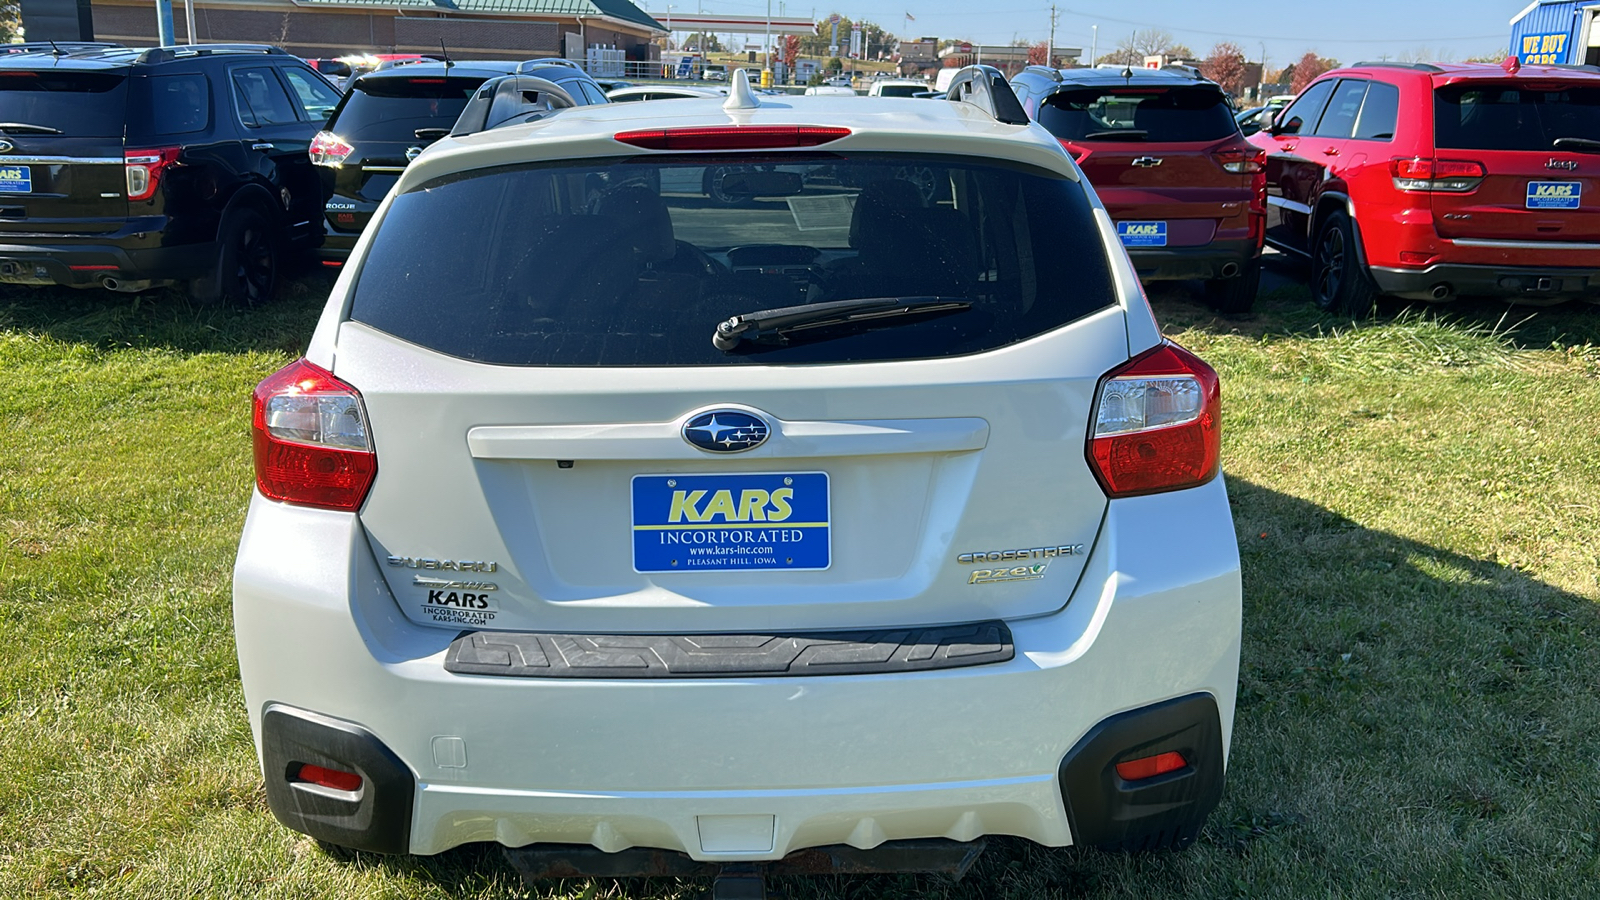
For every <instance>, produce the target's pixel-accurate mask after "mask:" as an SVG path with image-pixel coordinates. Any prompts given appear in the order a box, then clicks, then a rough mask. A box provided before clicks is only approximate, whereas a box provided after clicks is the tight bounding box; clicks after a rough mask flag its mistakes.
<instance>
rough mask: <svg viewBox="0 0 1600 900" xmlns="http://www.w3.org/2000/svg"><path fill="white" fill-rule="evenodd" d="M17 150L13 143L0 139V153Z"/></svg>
mask: <svg viewBox="0 0 1600 900" xmlns="http://www.w3.org/2000/svg"><path fill="white" fill-rule="evenodd" d="M15 149H17V145H16V144H13V143H11V142H10V141H8V140H6V139H5V138H0V153H10V152H11V151H13V150H15Z"/></svg>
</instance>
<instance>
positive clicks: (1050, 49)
mask: <svg viewBox="0 0 1600 900" xmlns="http://www.w3.org/2000/svg"><path fill="white" fill-rule="evenodd" d="M1056 16H1057V13H1056V5H1055V4H1054V3H1052V4H1050V43H1048V44H1045V45H1044V64H1045V65H1047V66H1049V67H1050V68H1052V69H1054V68H1055V67H1056Z"/></svg>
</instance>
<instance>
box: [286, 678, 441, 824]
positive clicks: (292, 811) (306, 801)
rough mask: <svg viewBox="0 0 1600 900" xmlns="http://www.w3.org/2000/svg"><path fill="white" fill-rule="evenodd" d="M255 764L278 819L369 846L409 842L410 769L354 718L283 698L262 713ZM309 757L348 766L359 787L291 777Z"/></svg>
mask: <svg viewBox="0 0 1600 900" xmlns="http://www.w3.org/2000/svg"><path fill="white" fill-rule="evenodd" d="M261 764H262V769H263V772H264V774H265V776H266V782H267V805H268V806H269V807H271V809H272V814H273V815H274V816H275V817H277V819H278V821H279V822H282V823H283V824H284V825H287V826H288V827H290V828H293V829H294V830H295V831H299V832H303V833H305V834H309V835H311V836H312V837H314V838H317V839H318V840H323V841H327V842H328V843H330V844H337V845H339V846H341V847H349V848H351V849H355V850H370V851H372V852H374V853H390V854H399V853H405V852H407V851H408V850H409V849H410V847H411V799H412V796H413V795H414V794H415V793H416V778H415V777H414V776H413V775H412V774H411V770H410V769H409V768H407V767H406V764H405V763H404V762H402V761H401V759H400V757H398V756H396V755H395V753H394V751H392V750H390V749H389V748H388V747H386V746H384V743H383V742H382V741H380V740H378V738H377V736H376V735H374V734H373V733H372V732H370V731H368V730H367V729H365V728H362V727H361V726H360V725H357V724H355V723H353V722H346V721H344V720H343V719H335V718H333V717H332V716H324V715H321V714H320V713H314V712H308V711H306V710H303V709H296V708H294V707H291V706H285V705H283V704H281V703H271V704H268V705H267V708H266V711H265V712H263V713H262V715H261ZM305 764H310V765H316V766H323V767H325V768H330V769H338V770H341V771H345V772H355V773H356V774H357V775H360V776H361V781H362V783H361V787H360V788H359V789H357V790H355V791H352V792H348V793H347V792H344V791H334V790H329V789H326V788H320V787H317V786H315V785H308V784H306V783H304V782H300V781H297V780H296V779H295V776H296V775H297V774H298V773H299V771H300V766H302V765H305Z"/></svg>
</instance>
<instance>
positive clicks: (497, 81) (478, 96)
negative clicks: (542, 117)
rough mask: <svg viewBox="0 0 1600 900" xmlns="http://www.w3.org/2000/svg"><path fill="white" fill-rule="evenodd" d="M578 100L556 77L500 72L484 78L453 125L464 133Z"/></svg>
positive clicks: (458, 132) (459, 134)
mask: <svg viewBox="0 0 1600 900" xmlns="http://www.w3.org/2000/svg"><path fill="white" fill-rule="evenodd" d="M577 105H578V102H577V101H576V100H573V99H572V95H571V94H569V93H567V92H566V91H565V90H562V88H561V86H560V85H558V84H556V83H555V82H554V81H549V80H547V79H544V78H535V77H534V76H532V75H501V76H500V77H498V78H491V79H489V80H488V81H485V82H484V83H483V85H482V86H481V87H479V88H478V91H477V93H475V94H473V95H472V99H471V100H468V101H467V105H466V108H465V109H463V110H461V115H460V116H459V117H458V118H457V119H456V124H455V127H453V128H451V129H450V136H451V137H462V136H463V135H468V134H477V133H478V132H480V131H488V130H489V129H491V128H497V127H499V126H501V125H504V124H505V123H507V122H509V121H511V120H512V119H515V118H518V117H519V116H526V115H528V114H530V113H532V114H535V115H537V114H539V113H550V112H555V111H556V110H560V109H570V108H572V107H574V106H577ZM527 121H532V120H531V119H529V120H527Z"/></svg>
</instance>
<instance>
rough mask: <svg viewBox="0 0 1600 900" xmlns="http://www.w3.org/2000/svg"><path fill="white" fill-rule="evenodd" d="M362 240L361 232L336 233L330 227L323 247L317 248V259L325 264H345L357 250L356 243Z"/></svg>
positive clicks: (323, 241)
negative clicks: (353, 251)
mask: <svg viewBox="0 0 1600 900" xmlns="http://www.w3.org/2000/svg"><path fill="white" fill-rule="evenodd" d="M360 238H361V233H360V232H355V233H353V234H352V233H350V232H346V231H334V230H333V226H331V225H330V226H328V233H327V234H326V235H325V236H324V237H323V239H322V246H321V247H318V248H317V258H318V259H320V260H322V261H323V262H336V263H343V262H344V261H346V260H348V259H349V258H350V251H351V250H354V249H355V246H356V241H357V240H359V239H360Z"/></svg>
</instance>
